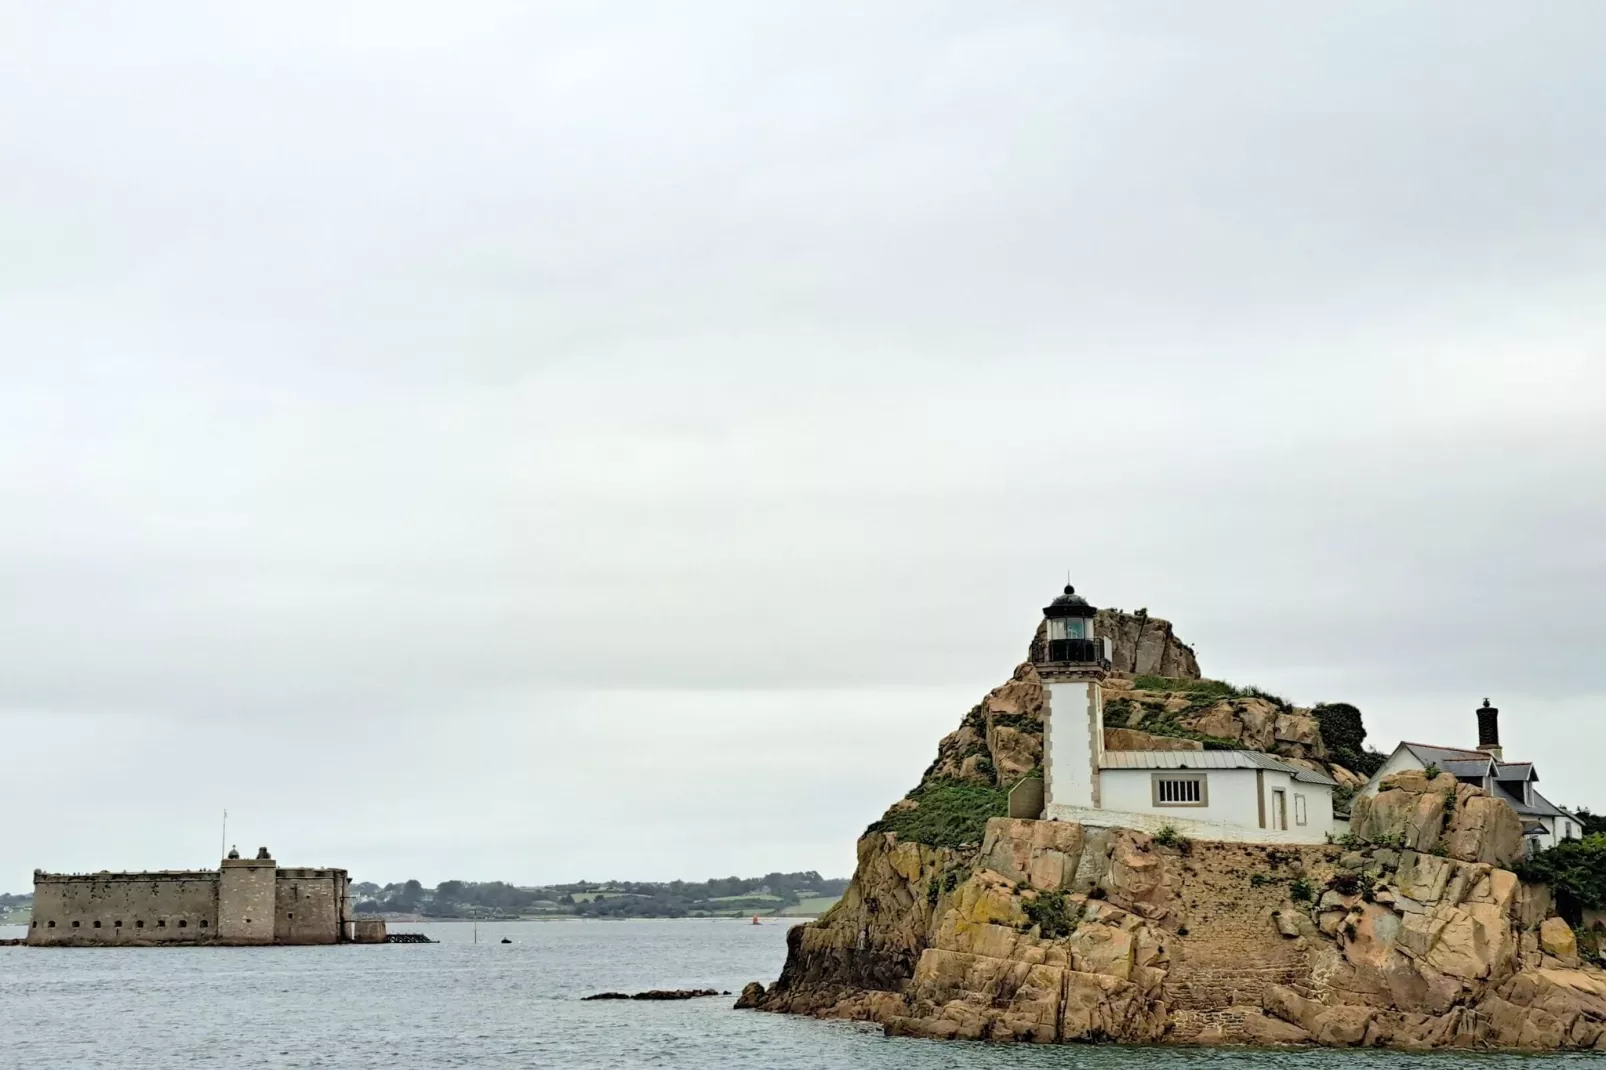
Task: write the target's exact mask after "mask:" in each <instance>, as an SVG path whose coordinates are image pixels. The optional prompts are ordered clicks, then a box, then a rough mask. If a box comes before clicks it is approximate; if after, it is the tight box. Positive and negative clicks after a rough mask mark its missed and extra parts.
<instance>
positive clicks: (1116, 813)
mask: <svg viewBox="0 0 1606 1070" xmlns="http://www.w3.org/2000/svg"><path fill="white" fill-rule="evenodd" d="M1096 612H1097V610H1096V609H1095V608H1094V607H1093V606H1091V605H1089V604H1088V601H1087V599H1085V598H1083V597H1081V596H1080V595H1078V594H1077V593H1076V590H1075V588H1073V587H1069V586H1067V587H1066V588H1065V593H1064V594H1062V595H1060V596H1059V597H1058V598H1056V599H1054V601H1053V602H1051V603H1050V604H1049V605H1048V606H1046V607H1045V608H1044V609H1043V615H1044V617H1046V618H1047V630H1048V642H1047V644H1046V652H1045V658H1044V660H1042V661H1038V662H1037V663H1036V667H1037V674H1038V676H1039V677H1040V678H1041V679H1042V681H1043V691H1044V696H1043V806H1042V816H1043V817H1044V818H1046V819H1048V820H1051V821H1075V822H1078V823H1080V824H1084V825H1093V826H1100V827H1117V828H1136V829H1142V830H1146V831H1149V832H1156V831H1159V830H1160V829H1161V828H1162V827H1164V826H1167V825H1169V826H1171V827H1173V828H1175V829H1176V830H1177V831H1178V832H1180V833H1182V834H1183V835H1186V836H1189V837H1191V838H1195V839H1203V840H1234V841H1239V842H1248V843H1325V842H1326V841H1327V839H1328V836H1329V834H1336V832H1337V831H1341V830H1340V829H1337V828H1335V825H1334V821H1333V789H1334V788H1336V787H1337V786H1338V782H1337V781H1335V780H1333V779H1332V778H1331V777H1329V776H1327V775H1326V774H1324V773H1317V772H1313V771H1311V770H1309V769H1305V768H1303V767H1301V766H1297V765H1294V764H1293V763H1291V762H1285V761H1282V760H1281V759H1278V758H1276V757H1273V756H1272V755H1269V754H1263V753H1261V752H1259V751H1250V750H1206V751H1197V750H1177V751H1112V750H1106V749H1105V748H1104V687H1103V682H1104V680H1105V679H1107V678H1108V677H1109V674H1110V640H1109V639H1108V638H1102V637H1095V636H1094V635H1093V615H1094V614H1095V613H1096ZM1012 812H1013V811H1012ZM1017 816H1024V815H1017Z"/></svg>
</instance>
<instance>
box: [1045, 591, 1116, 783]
mask: <svg viewBox="0 0 1606 1070" xmlns="http://www.w3.org/2000/svg"><path fill="white" fill-rule="evenodd" d="M1096 613H1098V610H1097V609H1096V608H1095V607H1094V606H1092V605H1091V604H1089V603H1088V600H1087V599H1086V598H1083V597H1082V596H1081V595H1079V594H1077V593H1076V588H1075V587H1072V586H1070V585H1069V584H1067V585H1066V587H1065V591H1064V593H1063V594H1061V595H1060V596H1059V597H1057V598H1055V599H1054V600H1053V601H1052V602H1050V603H1049V604H1048V605H1046V606H1044V607H1043V617H1044V621H1045V627H1046V631H1047V640H1048V641H1047V642H1046V643H1045V644H1044V646H1043V648H1042V651H1043V660H1041V661H1039V662H1037V675H1038V678H1039V679H1041V680H1042V681H1043V802H1044V804H1045V807H1046V806H1053V805H1056V804H1058V805H1060V806H1077V807H1088V808H1097V807H1098V806H1099V766H1100V762H1101V761H1102V759H1103V757H1104V687H1103V682H1104V680H1105V678H1106V677H1108V676H1109V674H1110V641H1109V639H1107V638H1104V637H1100V636H1095V635H1094V634H1093V617H1094V615H1095V614H1096Z"/></svg>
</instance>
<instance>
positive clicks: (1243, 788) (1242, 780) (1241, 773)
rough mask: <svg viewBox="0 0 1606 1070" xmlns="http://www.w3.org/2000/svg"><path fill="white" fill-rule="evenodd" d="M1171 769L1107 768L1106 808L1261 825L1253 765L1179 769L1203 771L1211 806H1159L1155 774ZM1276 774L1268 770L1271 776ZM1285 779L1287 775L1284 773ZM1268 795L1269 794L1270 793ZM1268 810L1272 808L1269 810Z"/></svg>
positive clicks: (1103, 781)
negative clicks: (1245, 766) (1155, 803)
mask: <svg viewBox="0 0 1606 1070" xmlns="http://www.w3.org/2000/svg"><path fill="white" fill-rule="evenodd" d="M1156 772H1170V770H1155V769H1106V770H1104V772H1103V773H1101V774H1100V775H1099V783H1100V785H1101V788H1102V796H1101V797H1102V798H1103V800H1104V808H1105V809H1106V810H1125V811H1128V812H1131V813H1139V814H1162V815H1169V816H1172V817H1176V818H1179V819H1180V820H1183V821H1207V822H1210V823H1212V824H1220V823H1221V822H1223V821H1225V822H1227V823H1229V824H1233V825H1243V826H1245V827H1246V828H1259V827H1260V809H1259V806H1258V805H1257V804H1256V802H1255V770H1253V769H1200V770H1177V772H1179V773H1181V772H1190V773H1192V772H1201V773H1204V774H1205V778H1206V781H1207V783H1208V785H1209V793H1210V805H1209V806H1156V805H1154V789H1153V787H1151V781H1152V779H1153V774H1154V773H1156ZM1270 775H1274V774H1268V776H1270ZM1283 779H1284V780H1287V779H1288V778H1287V777H1286V776H1284V777H1283ZM1267 798H1268V799H1269V798H1270V796H1269V795H1268V796H1267ZM1268 812H1269V811H1268Z"/></svg>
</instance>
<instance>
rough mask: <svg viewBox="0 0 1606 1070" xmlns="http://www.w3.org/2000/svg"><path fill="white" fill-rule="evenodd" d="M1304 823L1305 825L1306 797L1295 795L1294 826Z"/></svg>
mask: <svg viewBox="0 0 1606 1070" xmlns="http://www.w3.org/2000/svg"><path fill="white" fill-rule="evenodd" d="M1304 823H1305V796H1303V795H1295V796H1294V824H1296V825H1303V824H1304Z"/></svg>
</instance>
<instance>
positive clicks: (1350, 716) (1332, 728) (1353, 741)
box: [1310, 702, 1388, 776]
mask: <svg viewBox="0 0 1606 1070" xmlns="http://www.w3.org/2000/svg"><path fill="white" fill-rule="evenodd" d="M1310 712H1311V716H1313V717H1315V718H1316V724H1317V726H1318V727H1319V728H1320V729H1321V732H1322V742H1323V743H1325V744H1327V753H1328V755H1329V756H1330V757H1331V758H1332V759H1333V761H1335V762H1337V763H1338V764H1339V765H1342V766H1343V767H1344V768H1345V769H1349V770H1351V771H1353V772H1356V773H1361V774H1363V775H1365V776H1371V775H1372V774H1373V773H1375V772H1377V771H1378V769H1380V768H1381V767H1382V765H1383V763H1384V762H1385V761H1387V760H1388V756H1387V755H1384V754H1379V753H1378V752H1377V751H1375V750H1369V749H1367V747H1366V725H1365V724H1364V723H1363V722H1362V720H1361V711H1360V710H1358V709H1356V708H1355V707H1354V706H1351V705H1350V704H1349V703H1347V702H1320V703H1317V704H1316V706H1315V707H1313V708H1312V709H1311V711H1310Z"/></svg>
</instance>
